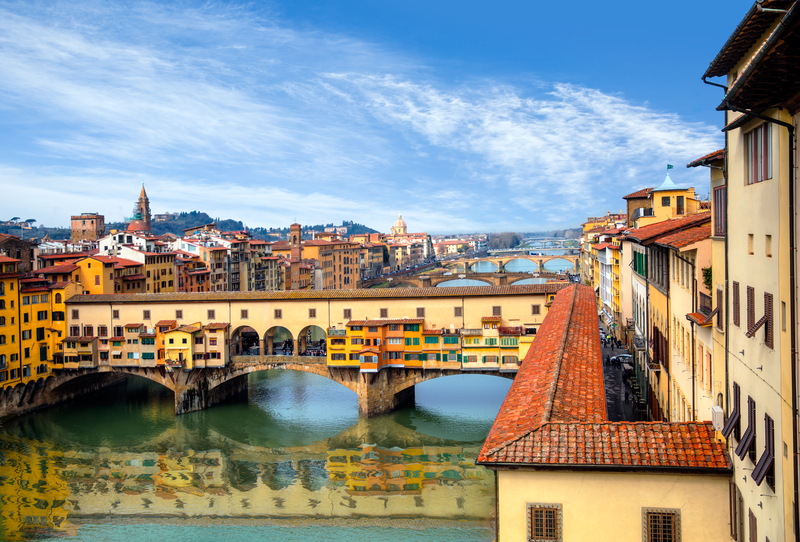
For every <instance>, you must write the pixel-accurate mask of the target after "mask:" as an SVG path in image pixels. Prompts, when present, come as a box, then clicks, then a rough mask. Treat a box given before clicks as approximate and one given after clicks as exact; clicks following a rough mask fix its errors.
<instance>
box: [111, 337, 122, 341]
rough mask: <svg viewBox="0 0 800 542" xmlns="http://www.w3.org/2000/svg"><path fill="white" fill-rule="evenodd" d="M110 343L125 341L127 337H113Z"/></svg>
mask: <svg viewBox="0 0 800 542" xmlns="http://www.w3.org/2000/svg"><path fill="white" fill-rule="evenodd" d="M108 340H109V341H124V340H125V337H111V338H110V339H108Z"/></svg>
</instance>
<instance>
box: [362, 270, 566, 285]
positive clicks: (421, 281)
mask: <svg viewBox="0 0 800 542" xmlns="http://www.w3.org/2000/svg"><path fill="white" fill-rule="evenodd" d="M545 275H546V276H547V277H551V278H555V277H557V275H556V274H555V273H545V274H543V275H541V276H545ZM530 278H533V275H531V274H530V273H469V274H466V273H461V274H451V275H416V276H404V277H396V278H394V279H393V280H391V281H390V284H391V286H392V287H393V288H402V287H406V288H427V287H430V286H438V285H440V284H442V283H444V282H450V281H453V280H462V279H468V280H478V281H480V282H485V283H486V284H487V285H489V286H506V285H508V286H510V285H512V284H514V283H516V282H519V281H521V280H525V279H530ZM386 280H387V279H386V278H385V277H384V278H376V279H370V280H365V281H361V285H362V287H364V288H372V287H373V286H376V285H378V284H384V283H385V282H386Z"/></svg>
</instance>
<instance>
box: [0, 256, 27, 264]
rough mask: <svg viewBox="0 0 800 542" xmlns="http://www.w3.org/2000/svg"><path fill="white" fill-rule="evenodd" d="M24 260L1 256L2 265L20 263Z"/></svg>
mask: <svg viewBox="0 0 800 542" xmlns="http://www.w3.org/2000/svg"><path fill="white" fill-rule="evenodd" d="M21 261H22V260H16V259H14V258H9V257H8V256H3V255H2V254H0V263H19V262H21Z"/></svg>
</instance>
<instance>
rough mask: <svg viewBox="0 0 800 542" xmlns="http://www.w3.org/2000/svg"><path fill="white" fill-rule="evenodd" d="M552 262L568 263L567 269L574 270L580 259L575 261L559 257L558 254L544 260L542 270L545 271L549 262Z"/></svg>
mask: <svg viewBox="0 0 800 542" xmlns="http://www.w3.org/2000/svg"><path fill="white" fill-rule="evenodd" d="M551 262H561V263H562V264H567V269H566V270H567V271H571V270H574V269H575V267H576V266H577V264H578V260H577V259H576V260H574V261H573V260H572V259H568V258H559V257H558V256H555V257H551V258H548V259H547V260H544V261H542V264H541V270H542V271H544V270H545V266H546V265H547V264H548V263H551Z"/></svg>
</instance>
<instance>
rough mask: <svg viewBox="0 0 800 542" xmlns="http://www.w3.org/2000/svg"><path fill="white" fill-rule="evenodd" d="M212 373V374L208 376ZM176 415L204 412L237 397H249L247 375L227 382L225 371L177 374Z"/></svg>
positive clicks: (183, 372) (199, 371)
mask: <svg viewBox="0 0 800 542" xmlns="http://www.w3.org/2000/svg"><path fill="white" fill-rule="evenodd" d="M209 372H211V374H208V373H209ZM175 375H176V376H175V390H174V391H175V414H187V413H189V412H195V411H197V410H204V409H206V408H209V407H212V406H214V405H217V404H219V403H222V402H223V401H227V400H229V399H233V398H235V397H241V396H244V397H245V398H246V397H247V375H246V374H245V375H241V376H238V377H236V378H232V379H230V380H225V375H224V372H223V371H205V370H203V369H194V370H193V371H180V372H176V373H175Z"/></svg>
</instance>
